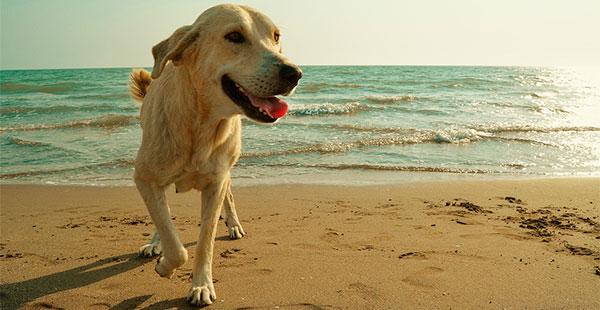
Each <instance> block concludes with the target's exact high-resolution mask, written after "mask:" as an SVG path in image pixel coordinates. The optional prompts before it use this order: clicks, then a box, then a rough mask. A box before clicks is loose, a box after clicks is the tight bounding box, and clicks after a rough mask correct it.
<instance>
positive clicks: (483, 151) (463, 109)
mask: <svg viewBox="0 0 600 310" xmlns="http://www.w3.org/2000/svg"><path fill="white" fill-rule="evenodd" d="M303 70H304V78H303V79H302V81H301V85H300V87H299V88H298V90H297V92H296V94H295V95H294V96H293V97H291V98H289V99H288V102H289V103H290V112H289V114H288V116H286V117H285V118H284V119H283V120H282V121H281V122H280V123H279V124H278V125H277V126H264V125H257V124H254V123H252V122H251V121H244V131H243V155H242V158H241V159H240V161H239V163H238V164H237V167H236V168H235V170H234V178H235V182H236V183H237V184H256V183H258V184H261V183H280V182H303V183H340V184H348V183H352V184H359V183H373V182H375V183H377V182H393V181H397V180H413V179H416V178H431V179H437V178H448V177H452V176H472V175H483V176H490V177H503V176H508V177H515V176H516V177H521V176H524V177H525V176H534V177H535V176H572V175H577V176H599V175H600V83H598V80H597V79H594V78H590V75H586V74H585V73H579V72H576V71H572V70H568V69H549V68H523V67H434V66H381V67H375V66H372V67H371V66H369V67H365V66H358V67H357V66H305V67H303ZM129 72H130V69H126V68H119V69H77V70H31V71H0V94H1V95H0V98H1V99H0V148H1V152H0V181H1V182H2V183H49V184H93V185H122V184H132V181H131V176H132V173H133V168H132V167H133V165H132V163H133V160H134V158H135V154H136V151H137V148H138V146H139V142H140V137H141V129H140V127H139V120H138V113H139V111H138V107H137V106H136V105H135V104H134V103H133V101H132V100H131V99H130V98H129V96H128V91H127V83H128V75H129Z"/></svg>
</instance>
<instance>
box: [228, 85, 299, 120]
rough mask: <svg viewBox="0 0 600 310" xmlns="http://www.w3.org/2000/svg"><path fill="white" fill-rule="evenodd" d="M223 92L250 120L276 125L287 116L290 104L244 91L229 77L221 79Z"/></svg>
mask: <svg viewBox="0 0 600 310" xmlns="http://www.w3.org/2000/svg"><path fill="white" fill-rule="evenodd" d="M221 85H222V87H223V91H224V92H225V94H227V96H229V99H231V101H233V102H234V103H235V104H237V105H238V106H239V107H240V108H242V110H243V111H244V114H246V116H248V117H249V118H251V119H253V120H255V121H257V122H262V123H274V122H276V121H277V120H278V119H280V118H282V117H283V116H285V114H286V113H287V111H288V104H287V102H285V101H284V100H281V99H279V98H277V97H275V96H271V97H257V96H254V95H252V94H251V93H250V92H248V91H246V90H244V89H243V88H242V87H241V86H240V85H238V84H237V83H236V82H234V81H233V80H232V79H231V78H229V77H228V76H227V75H224V76H223V78H221Z"/></svg>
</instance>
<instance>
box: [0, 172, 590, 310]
mask: <svg viewBox="0 0 600 310" xmlns="http://www.w3.org/2000/svg"><path fill="white" fill-rule="evenodd" d="M0 189H1V192H0V199H1V200H0V202H1V206H0V207H1V221H0V224H1V227H0V229H1V234H0V282H1V284H0V301H1V302H2V309H13V308H25V309H39V308H51V309H60V308H64V309H132V308H140V309H165V308H187V304H186V301H185V294H186V293H187V290H188V288H189V285H190V279H189V278H190V275H191V268H192V260H193V257H194V251H193V247H194V246H195V241H196V239H197V234H198V231H199V229H198V223H199V219H198V216H197V215H198V214H199V208H200V205H199V204H200V197H199V196H200V195H199V194H198V193H194V192H190V193H186V194H175V192H174V190H173V189H171V190H169V192H168V196H169V201H170V205H171V209H172V212H173V216H174V218H175V220H174V222H175V224H176V226H177V227H178V230H179V232H180V237H181V239H182V241H183V242H184V243H185V244H186V246H187V247H188V250H189V254H190V261H188V262H187V263H186V264H185V265H184V266H183V267H182V268H180V269H179V270H178V271H176V273H175V275H174V276H173V277H172V278H171V279H163V278H160V277H159V276H158V275H157V274H156V273H155V272H154V264H155V259H143V258H137V249H138V248H139V247H140V246H141V245H143V244H144V243H145V242H146V241H147V240H148V239H149V234H150V233H151V232H152V226H153V225H152V223H151V221H150V220H149V217H148V215H147V212H146V209H145V207H144V206H143V204H142V201H141V199H140V198H139V195H138V193H137V191H136V190H135V188H132V187H118V188H116V187H115V188H100V187H75V186H70V187H63V186H29V185H2V186H1V188H0ZM234 195H235V199H236V205H237V209H238V213H239V215H240V219H241V222H242V225H243V226H244V229H245V231H246V232H247V233H248V235H247V236H246V237H244V238H243V239H240V240H229V238H228V236H227V231H226V227H225V225H224V223H222V222H221V223H220V224H219V228H218V231H217V241H216V243H215V257H214V270H213V274H214V278H215V279H214V280H215V288H216V290H217V301H216V303H215V305H214V306H213V307H214V308H215V309H240V308H241V309H273V308H277V307H278V308H279V309H449V308H453V309H482V308H485V309H504V308H506V309H525V308H527V309H539V308H568V309H600V293H599V292H600V179H597V178H569V179H547V180H511V181H507V180H502V181H457V182H447V181H444V182H430V183H413V184H402V185H390V186H364V187H342V186H316V185H280V186H253V187H238V188H234Z"/></svg>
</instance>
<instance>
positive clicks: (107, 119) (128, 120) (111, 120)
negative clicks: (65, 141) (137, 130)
mask: <svg viewBox="0 0 600 310" xmlns="http://www.w3.org/2000/svg"><path fill="white" fill-rule="evenodd" d="M138 121H139V117H137V116H130V115H117V114H108V115H104V116H101V117H98V118H93V119H85V120H78V121H72V122H67V123H62V124H41V125H23V126H18V127H1V128H0V132H1V131H34V130H53V129H67V128H82V127H92V128H104V129H113V128H118V127H125V126H130V125H133V124H136V123H138Z"/></svg>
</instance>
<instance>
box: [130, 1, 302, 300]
mask: <svg viewBox="0 0 600 310" xmlns="http://www.w3.org/2000/svg"><path fill="white" fill-rule="evenodd" d="M152 54H153V56H154V67H153V69H152V74H151V75H150V73H149V72H147V71H144V70H134V71H133V72H132V76H131V85H130V86H131V87H130V90H131V93H132V95H133V97H134V98H135V99H137V100H138V101H140V102H143V105H142V107H141V125H142V129H143V136H142V144H141V146H140V149H139V151H138V155H137V158H136V160H135V176H134V179H135V183H136V185H137V188H138V190H139V192H140V194H141V196H142V198H143V199H144V202H145V203H146V207H147V208H148V212H149V213H150V216H151V217H152V221H153V222H154V224H155V226H156V230H155V232H154V234H153V236H152V238H151V240H150V242H149V243H148V244H146V245H144V246H142V247H141V248H140V254H141V255H142V256H153V255H158V254H162V256H161V257H160V258H159V259H158V261H157V264H156V267H155V270H156V272H157V273H158V274H159V275H160V276H162V277H171V276H172V275H173V272H174V271H175V269H176V268H178V267H180V266H181V265H183V264H184V263H185V262H186V261H187V258H188V254H187V251H186V249H185V248H184V247H183V245H182V243H181V241H180V240H179V238H178V236H177V232H176V229H175V227H174V225H173V223H172V222H171V216H170V213H169V206H168V205H167V201H166V199H165V189H166V188H167V186H169V185H170V184H173V183H174V184H175V187H176V190H177V191H178V192H185V191H188V190H190V189H196V190H200V191H202V211H201V226H200V238H199V240H198V244H197V247H196V258H195V262H194V266H193V277H192V287H191V289H190V291H189V293H188V300H189V301H190V303H191V304H193V305H202V304H211V303H212V302H213V301H214V300H215V298H216V295H215V289H214V286H213V282H212V256H213V244H214V238H215V232H216V225H217V222H218V220H219V215H220V213H221V205H223V204H224V207H225V224H226V225H227V227H228V229H229V236H230V237H231V238H232V239H237V238H241V237H242V236H243V235H244V234H245V232H244V229H243V228H242V225H241V224H240V221H239V219H238V216H237V214H236V211H235V207H234V203H233V196H232V194H231V176H230V170H231V168H232V167H233V165H234V164H235V163H236V161H237V160H238V158H239V155H240V148H241V140H240V137H241V120H240V117H241V115H245V116H246V117H248V118H250V119H252V120H254V121H256V122H260V123H275V122H276V121H278V120H279V119H280V118H281V117H283V116H284V115H285V114H286V112H287V109H288V106H287V103H286V102H285V101H283V100H281V99H279V98H277V97H275V96H276V95H289V94H291V93H292V92H293V90H294V89H295V88H296V86H297V84H298V81H299V79H300V78H301V77H302V71H301V70H300V69H299V68H298V66H296V65H294V64H292V63H291V62H290V61H289V60H287V58H285V57H284V56H283V55H282V52H281V45H280V32H279V30H278V29H277V27H276V26H275V25H274V24H273V23H272V22H271V20H269V18H268V17H267V16H265V15H263V14H262V13H260V12H258V11H256V10H254V9H252V8H249V7H246V6H239V5H219V6H215V7H212V8H210V9H208V10H206V11H205V12H204V13H202V14H201V15H200V16H199V17H198V19H196V21H195V22H194V23H193V24H192V25H188V26H183V27H181V28H179V29H177V30H176V31H175V32H174V33H173V34H172V35H171V37H169V38H168V39H166V40H164V41H162V42H160V43H158V44H157V45H156V46H154V47H153V48H152Z"/></svg>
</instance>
